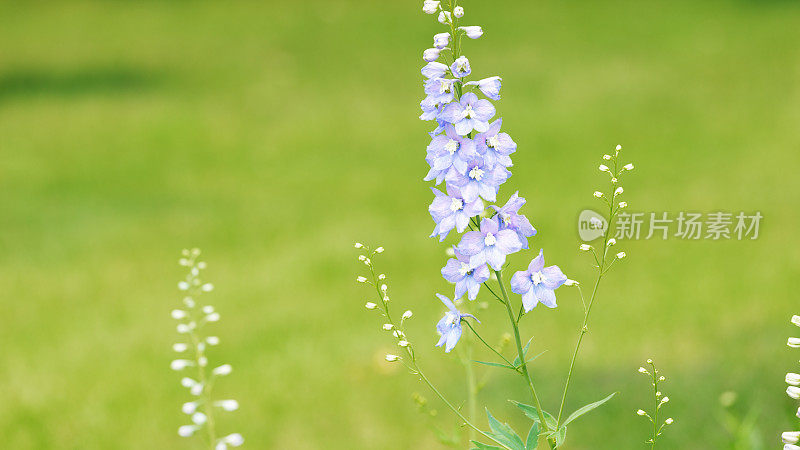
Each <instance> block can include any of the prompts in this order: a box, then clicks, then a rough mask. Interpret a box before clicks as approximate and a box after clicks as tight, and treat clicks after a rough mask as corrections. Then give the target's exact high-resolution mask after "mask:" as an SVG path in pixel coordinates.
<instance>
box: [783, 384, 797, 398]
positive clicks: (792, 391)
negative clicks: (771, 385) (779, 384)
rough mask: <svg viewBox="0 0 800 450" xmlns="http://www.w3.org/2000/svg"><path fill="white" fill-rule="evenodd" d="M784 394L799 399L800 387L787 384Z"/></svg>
mask: <svg viewBox="0 0 800 450" xmlns="http://www.w3.org/2000/svg"><path fill="white" fill-rule="evenodd" d="M786 395H788V396H789V397H792V398H793V399H795V400H797V399H800V387H797V386H789V387H787V388H786Z"/></svg>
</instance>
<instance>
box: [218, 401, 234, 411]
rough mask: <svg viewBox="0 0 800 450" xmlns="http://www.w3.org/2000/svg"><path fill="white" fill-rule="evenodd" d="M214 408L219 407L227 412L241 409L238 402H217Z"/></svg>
mask: <svg viewBox="0 0 800 450" xmlns="http://www.w3.org/2000/svg"><path fill="white" fill-rule="evenodd" d="M214 406H218V407H220V408H222V409H224V410H225V411H236V410H237V409H239V402H237V401H236V400H217V401H216V402H214Z"/></svg>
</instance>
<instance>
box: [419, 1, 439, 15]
mask: <svg viewBox="0 0 800 450" xmlns="http://www.w3.org/2000/svg"><path fill="white" fill-rule="evenodd" d="M439 3H440V2H439V1H434V0H425V2H423V3H422V12H424V13H425V14H435V13H436V11H438V10H439Z"/></svg>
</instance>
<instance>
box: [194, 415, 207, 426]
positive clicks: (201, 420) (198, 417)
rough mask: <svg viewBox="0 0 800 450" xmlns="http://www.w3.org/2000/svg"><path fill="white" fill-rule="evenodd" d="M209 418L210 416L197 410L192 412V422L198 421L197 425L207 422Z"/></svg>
mask: <svg viewBox="0 0 800 450" xmlns="http://www.w3.org/2000/svg"><path fill="white" fill-rule="evenodd" d="M207 420H208V417H206V415H205V414H203V413H201V412H196V413H194V414H192V422H194V423H196V424H197V425H202V424H204V423H206V421H207Z"/></svg>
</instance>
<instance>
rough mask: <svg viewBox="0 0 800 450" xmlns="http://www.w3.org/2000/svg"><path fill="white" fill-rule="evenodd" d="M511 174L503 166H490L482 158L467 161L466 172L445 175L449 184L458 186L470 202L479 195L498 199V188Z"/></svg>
mask: <svg viewBox="0 0 800 450" xmlns="http://www.w3.org/2000/svg"><path fill="white" fill-rule="evenodd" d="M508 176H509V172H508V171H507V170H505V169H504V168H502V167H494V168H493V167H489V165H488V164H486V162H485V161H484V160H482V159H480V158H477V159H473V160H471V161H470V162H469V163H467V168H466V170H465V171H464V172H458V171H450V172H448V173H447V175H445V180H446V181H447V184H452V185H454V186H457V187H458V188H459V189H460V190H461V193H462V194H464V199H465V200H466V201H468V202H471V201H474V200H475V199H477V198H478V197H482V198H483V199H484V200H486V201H489V202H493V201H495V200H496V199H497V189H498V187H499V186H500V185H501V184H503V183H504V182H505V181H506V180H507V179H508Z"/></svg>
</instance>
